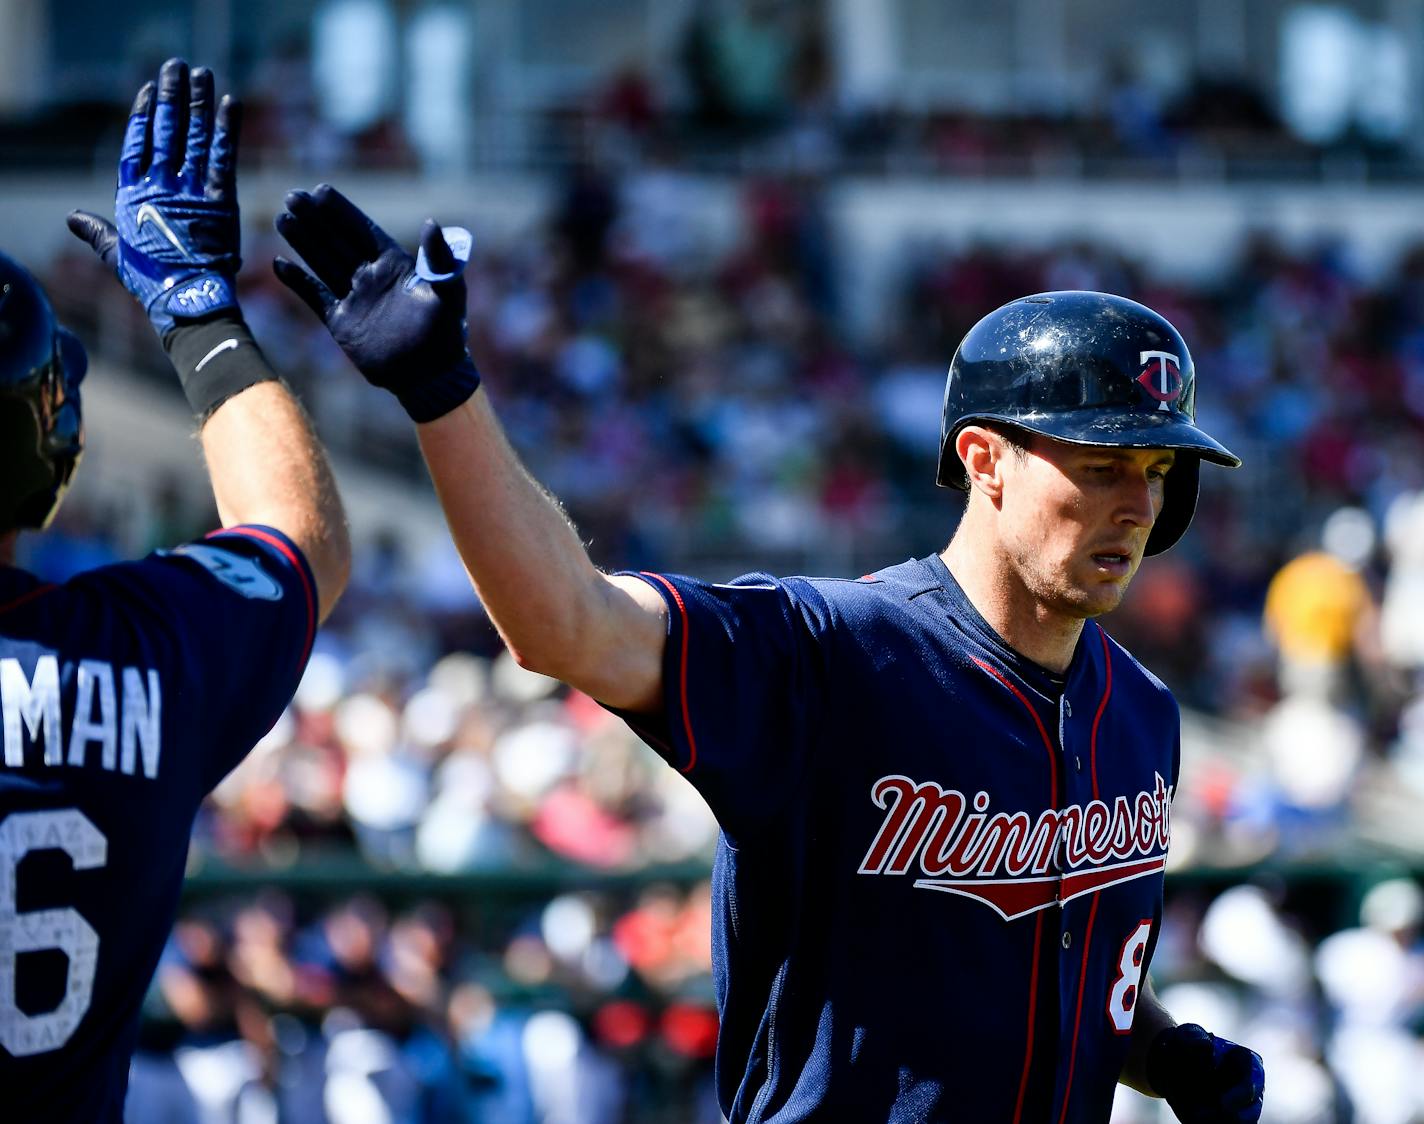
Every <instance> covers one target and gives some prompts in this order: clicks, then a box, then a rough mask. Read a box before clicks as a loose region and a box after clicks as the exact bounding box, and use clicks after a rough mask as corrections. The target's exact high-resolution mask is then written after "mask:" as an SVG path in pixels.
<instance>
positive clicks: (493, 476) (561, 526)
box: [416, 391, 665, 710]
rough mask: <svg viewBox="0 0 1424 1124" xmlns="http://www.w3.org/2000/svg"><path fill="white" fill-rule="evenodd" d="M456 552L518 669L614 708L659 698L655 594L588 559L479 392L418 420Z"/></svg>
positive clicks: (640, 706) (660, 622)
mask: <svg viewBox="0 0 1424 1124" xmlns="http://www.w3.org/2000/svg"><path fill="white" fill-rule="evenodd" d="M416 432H417V433H418V435H419V438H420V447H421V451H422V452H423V453H424V455H425V460H426V463H427V464H428V465H429V467H430V474H431V477H432V478H433V480H434V482H435V491H436V494H437V495H438V496H439V499H440V504H441V506H442V507H443V508H444V511H445V517H446V520H447V522H448V523H449V525H450V532H451V535H452V537H453V538H454V540H455V545H456V548H457V549H458V550H459V552H460V557H461V558H462V559H463V560H464V563H465V567H466V569H467V570H468V572H469V575H470V578H471V580H472V582H473V583H474V586H475V589H476V590H477V592H478V593H479V596H480V600H481V601H482V602H483V603H484V606H485V609H486V611H487V612H488V613H489V615H490V619H491V620H493V621H494V624H495V627H496V628H498V629H499V633H500V635H501V636H502V637H503V638H504V641H505V643H506V644H507V645H508V646H509V649H510V651H511V652H512V653H513V654H514V656H515V658H516V659H517V660H518V661H519V662H520V663H521V664H523V665H524V666H526V667H530V668H533V669H535V670H538V671H542V672H544V673H545V674H548V675H552V676H555V677H556V678H559V679H562V680H564V681H565V682H567V683H569V684H571V685H572V686H574V687H577V688H579V689H580V690H582V691H584V692H586V693H588V694H590V695H592V696H593V697H594V698H597V699H600V700H601V701H603V702H606V703H608V704H609V705H611V706H617V707H623V708H627V709H631V710H645V709H651V708H653V707H655V706H656V705H657V703H658V701H659V700H658V690H659V684H660V682H661V660H662V648H663V642H664V632H665V624H664V617H663V613H664V611H665V610H664V607H663V603H662V599H661V598H660V597H658V596H657V594H655V593H654V592H653V591H652V590H651V589H649V588H648V587H647V586H646V585H645V584H644V583H643V582H641V581H639V580H637V579H635V578H616V577H615V578H610V577H608V576H606V575H604V574H602V573H600V572H599V571H598V570H597V569H596V568H595V567H594V565H593V563H592V562H591V561H590V560H589V557H588V553H587V551H585V549H584V546H583V543H582V542H581V541H580V540H579V537H578V533H577V531H576V530H575V529H574V527H573V524H572V523H571V522H570V521H569V518H568V516H567V515H566V514H565V513H564V511H563V509H562V508H561V507H560V506H559V504H558V502H557V501H556V500H555V499H554V498H553V497H552V496H551V495H550V494H549V493H548V492H547V491H545V490H544V489H543V488H542V487H541V486H540V485H539V484H538V483H536V482H535V480H534V479H533V477H531V476H530V475H529V473H528V472H527V471H526V470H525V468H524V466H523V465H522V464H521V463H520V461H519V458H518V457H517V456H516V454H515V453H514V450H513V449H512V448H510V445H509V442H508V441H507V440H506V438H505V435H504V432H503V430H502V428H501V427H500V425H499V422H498V420H497V419H496V418H495V415H494V411H493V410H492V409H491V408H490V404H489V400H488V398H487V397H486V396H485V394H484V393H483V392H482V391H481V392H477V393H475V394H474V395H473V396H472V397H471V398H470V399H469V400H468V401H466V402H465V403H464V404H463V405H461V406H459V407H457V408H456V409H454V410H452V411H451V412H450V413H448V414H446V415H445V416H444V417H441V418H438V419H436V420H435V421H432V422H427V423H425V424H423V425H420V426H418V427H417V429H416Z"/></svg>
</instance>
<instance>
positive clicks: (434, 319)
mask: <svg viewBox="0 0 1424 1124" xmlns="http://www.w3.org/2000/svg"><path fill="white" fill-rule="evenodd" d="M286 202H287V211H286V212H285V213H283V214H282V215H279V216H278V218H277V229H278V231H279V232H280V233H281V234H282V236H283V237H284V238H286V239H287V241H288V242H289V243H291V245H292V248H293V249H295V250H296V251H297V252H298V253H299V254H301V256H302V258H303V259H305V261H306V263H307V265H308V266H310V268H311V271H312V272H311V273H308V272H306V271H305V270H303V269H301V268H300V267H298V266H296V265H293V264H292V263H291V262H288V261H285V260H284V259H282V258H278V259H277V261H276V263H275V267H276V271H277V276H278V277H279V278H280V279H281V280H282V281H283V282H284V283H286V284H287V285H288V286H289V287H290V288H291V289H292V290H293V291H294V292H296V294H297V295H298V296H299V297H301V298H302V300H303V301H304V302H305V303H306V304H307V305H308V306H309V307H310V308H311V309H312V311H313V312H315V313H316V314H317V316H318V317H320V318H321V320H322V322H323V323H324V324H325V325H326V326H327V328H328V329H329V330H330V332H331V334H332V336H333V337H334V338H335V339H336V342H337V343H339V344H340V345H341V347H342V349H343V350H345V352H346V354H347V355H348V356H349V357H350V358H351V360H352V362H353V363H355V365H356V366H357V368H358V369H360V371H361V373H362V374H363V375H365V377H366V378H367V380H368V381H370V382H371V383H373V384H374V385H376V386H380V387H384V388H385V389H387V390H389V391H391V392H392V393H393V394H395V395H396V397H397V398H398V399H399V401H400V403H401V405H402V406H404V407H405V410H406V412H407V413H408V414H409V415H410V416H411V419H412V420H413V421H415V422H416V425H417V429H416V432H417V434H418V436H419V439H420V447H421V451H422V452H423V453H424V455H425V460H426V464H427V465H428V466H429V468H430V474H431V476H432V478H433V479H434V481H435V490H436V493H437V495H438V496H439V498H440V503H441V506H442V507H443V508H444V511H445V518H446V520H447V522H448V523H449V525H450V531H451V535H452V536H453V538H454V540H455V545H456V547H457V548H458V549H459V552H460V557H461V558H462V559H463V560H464V563H465V567H466V569H467V570H468V572H469V574H470V578H471V580H472V581H473V583H474V585H475V589H476V590H477V591H478V593H479V595H480V599H481V600H482V601H483V602H484V605H485V608H486V610H487V611H488V612H489V615H490V618H491V619H492V620H493V621H494V623H495V626H496V627H497V628H498V629H499V632H500V635H501V636H502V637H503V638H504V641H505V643H506V644H507V645H508V647H509V649H510V651H511V652H512V653H513V654H514V657H515V658H516V659H517V660H518V661H519V662H520V663H521V664H522V665H524V666H525V667H529V668H533V669H535V670H537V671H541V672H544V673H545V674H547V675H552V676H555V677H557V678H559V679H562V680H564V682H566V683H568V684H570V685H571V686H574V687H577V688H578V689H579V690H581V691H584V692H586V693H587V694H589V695H592V696H593V697H594V698H596V699H599V700H600V701H602V702H604V703H607V704H608V705H610V706H615V707H620V708H623V709H627V710H645V711H646V710H654V709H656V708H657V707H658V705H659V702H660V699H661V692H662V652H663V646H664V643H665V637H666V620H665V613H666V610H665V609H664V606H663V601H662V598H661V597H659V596H658V595H657V594H656V593H654V592H653V590H652V589H651V588H649V587H648V586H647V585H646V584H645V583H644V582H642V581H640V580H639V579H637V578H621V577H610V576H608V575H606V574H603V573H600V572H599V571H598V570H597V569H596V568H595V567H594V566H593V563H592V562H590V561H589V558H588V554H587V552H586V551H585V550H584V548H583V544H582V543H581V542H580V541H579V537H578V533H577V531H575V529H574V527H573V525H572V524H571V523H570V522H569V519H568V516H567V515H566V514H565V513H564V511H563V509H562V508H561V507H560V506H559V503H558V501H557V500H555V499H554V497H553V496H551V495H550V494H549V493H548V492H547V491H545V490H544V489H543V488H542V487H540V486H539V484H537V483H536V482H535V481H534V479H533V478H532V477H531V476H530V475H529V473H528V472H527V471H526V470H525V468H524V466H523V465H522V464H521V463H520V462H519V458H518V457H517V456H516V455H515V453H514V451H513V449H511V448H510V446H509V442H508V441H507V440H506V439H505V436H504V433H503V431H502V429H501V428H500V425H499V422H498V421H497V419H496V418H495V416H494V412H493V410H491V409H490V405H489V401H488V399H487V398H486V397H485V395H484V394H482V393H480V392H479V385H480V384H479V375H478V374H477V373H476V372H475V368H474V364H473V363H472V362H471V360H470V356H469V352H468V351H467V350H466V346H465V283H464V279H463V276H462V274H463V270H464V260H463V257H464V256H466V254H467V247H468V244H469V242H468V237H469V236H468V234H466V232H464V231H462V230H459V229H458V228H454V229H452V230H450V231H449V232H442V231H441V229H440V227H439V226H437V225H436V224H435V223H434V222H433V221H427V222H426V224H425V227H424V229H423V230H422V232H421V239H420V242H421V244H420V253H419V258H418V259H417V258H413V257H412V256H411V255H410V254H408V253H406V252H405V251H404V250H403V249H401V247H400V246H398V245H397V244H396V243H395V242H394V241H393V240H392V239H391V238H390V236H389V235H387V234H386V233H385V231H383V230H381V229H380V227H378V226H376V225H375V224H374V223H372V222H371V221H370V220H369V219H368V218H367V217H366V216H365V215H364V214H363V213H362V212H361V211H360V210H358V209H357V208H356V207H355V206H354V205H353V204H352V203H351V202H350V201H349V200H347V199H346V198H345V197H344V196H342V195H341V193H340V192H338V191H336V190H335V189H333V188H331V187H327V186H325V185H323V186H321V187H318V188H317V189H316V190H315V191H313V192H311V193H308V192H304V191H294V192H292V193H291V194H290V195H288V196H287V200H286ZM447 233H448V236H449V241H447ZM451 243H453V244H454V247H455V248H454V249H452V246H451ZM457 250H458V251H461V252H460V253H459V254H457Z"/></svg>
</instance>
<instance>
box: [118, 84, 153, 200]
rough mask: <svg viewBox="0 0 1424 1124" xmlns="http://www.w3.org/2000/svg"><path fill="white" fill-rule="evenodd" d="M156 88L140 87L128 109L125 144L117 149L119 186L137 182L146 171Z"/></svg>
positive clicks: (151, 135) (150, 146)
mask: <svg viewBox="0 0 1424 1124" xmlns="http://www.w3.org/2000/svg"><path fill="white" fill-rule="evenodd" d="M154 92H155V87H154V84H153V83H152V82H145V83H144V84H143V85H142V86H140V87H139V90H138V94H137V96H135V98H134V103H133V108H132V109H130V110H129V121H128V125H126V126H125V127H124V144H123V147H122V148H121V149H120V150H119V183H120V184H122V185H125V186H127V185H129V184H133V183H137V182H138V181H139V179H141V178H142V177H143V174H144V173H145V172H147V171H148V163H149V158H150V156H151V155H152V152H153V117H152V111H153V97H154Z"/></svg>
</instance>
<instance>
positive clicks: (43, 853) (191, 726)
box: [0, 527, 317, 1124]
mask: <svg viewBox="0 0 1424 1124" xmlns="http://www.w3.org/2000/svg"><path fill="white" fill-rule="evenodd" d="M315 593H316V590H315V585H314V583H313V580H312V575H311V572H310V570H309V569H308V568H307V564H306V561H305V560H304V559H303V558H302V556H301V554H300V552H299V551H298V550H297V548H296V547H295V546H294V545H293V544H292V542H291V541H290V540H289V539H287V538H286V537H285V536H283V535H282V534H280V533H279V532H277V531H274V530H272V529H270V528H266V527H237V528H230V529H228V530H224V531H220V532H217V533H215V534H213V535H209V536H208V537H207V538H206V539H204V540H202V541H199V542H193V543H188V544H186V545H183V546H179V547H177V548H176V549H174V550H171V551H159V552H157V553H155V554H153V555H150V556H149V557H148V558H145V559H143V560H141V561H138V562H129V563H124V564H120V565H114V566H105V567H101V568H99V569H95V570H90V571H88V572H86V573H84V574H81V575H79V576H78V577H75V578H72V579H70V580H69V581H67V582H65V583H64V584H62V585H47V584H45V583H43V582H41V581H40V580H39V579H37V578H35V577H34V576H32V575H30V574H28V573H25V572H24V571H22V570H18V569H13V568H3V567H0V711H3V748H0V753H3V758H0V1089H3V1090H4V1092H3V1103H0V1116H3V1117H4V1118H5V1119H6V1120H44V1121H84V1122H85V1124H89V1122H91V1121H117V1120H120V1119H121V1118H122V1108H123V1099H124V1091H125V1089H126V1087H127V1083H128V1066H129V1056H130V1054H131V1053H132V1050H133V1043H134V1037H135V1034H136V1031H137V1027H138V1010H139V1004H140V1002H141V1000H142V998H143V995H144V991H145V989H146V988H147V986H148V982H149V979H150V978H151V976H152V975H153V970H154V967H155V965H156V964H157V962H158V957H159V954H160V953H161V952H162V950H163V944H164V940H165V938H166V937H167V935H168V931H169V928H170V927H171V925H172V923H173V917H174V913H175V911H176V909H177V903H178V893H179V886H180V883H181V882H182V879H183V869H184V864H185V860H186V858H187V854H188V836H189V833H190V831H191V829H192V824H193V818H194V815H195V813H196V811H197V808H198V805H199V803H200V802H201V801H202V799H203V797H204V796H205V795H206V794H207V793H208V792H209V791H211V790H212V788H213V787H214V786H215V785H216V784H217V783H218V781H219V780H221V779H222V777H223V776H224V775H225V774H226V773H227V772H228V771H229V770H231V769H232V768H233V766H234V765H236V764H237V763H238V762H239V761H240V760H241V759H242V757H243V755H244V754H245V753H246V752H247V751H248V749H250V748H251V747H252V745H253V743H254V742H256V741H257V740H258V739H259V738H260V737H261V736H262V735H263V734H264V733H265V732H266V731H267V730H268V729H270V728H271V726H272V724H273V722H275V721H276V719H277V717H278V716H279V715H280V714H281V711H282V708H283V707H284V706H285V705H286V703H287V701H288V700H289V699H290V698H291V695H292V692H293V691H294V690H295V688H296V685H297V681H298V679H299V677H300V675H301V672H302V670H303V668H304V667H305V665H306V660H307V656H308V654H309V652H310V649H311V643H312V636H313V633H314V632H315V629H316V610H317V603H316V596H315Z"/></svg>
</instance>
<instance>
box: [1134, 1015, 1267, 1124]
mask: <svg viewBox="0 0 1424 1124" xmlns="http://www.w3.org/2000/svg"><path fill="white" fill-rule="evenodd" d="M1147 1081H1148V1083H1149V1084H1150V1085H1151V1086H1152V1088H1153V1089H1155V1090H1156V1091H1157V1092H1158V1093H1160V1094H1161V1095H1162V1097H1163V1098H1164V1099H1165V1100H1166V1101H1167V1103H1168V1104H1169V1105H1171V1106H1172V1111H1173V1112H1175V1113H1176V1114H1177V1119H1178V1120H1180V1121H1181V1122H1182V1124H1254V1122H1255V1121H1257V1120H1259V1119H1260V1118H1261V1096H1262V1092H1263V1090H1264V1089H1265V1086H1266V1071H1265V1068H1264V1067H1263V1066H1262V1065H1261V1058H1260V1056H1259V1055H1258V1054H1257V1053H1256V1052H1255V1051H1253V1050H1248V1049H1247V1048H1246V1047H1245V1046H1238V1045H1237V1044H1236V1043H1235V1042H1228V1041H1227V1040H1226V1039H1225V1038H1218V1037H1216V1035H1214V1034H1208V1033H1207V1032H1206V1031H1205V1030H1203V1029H1202V1028H1201V1027H1199V1026H1197V1024H1196V1023H1183V1024H1182V1025H1181V1026H1174V1027H1170V1028H1169V1029H1167V1030H1164V1031H1162V1032H1161V1033H1160V1034H1159V1035H1157V1037H1156V1038H1154V1039H1153V1040H1152V1045H1151V1046H1150V1047H1148V1050H1147Z"/></svg>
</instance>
